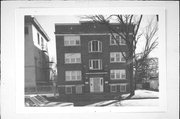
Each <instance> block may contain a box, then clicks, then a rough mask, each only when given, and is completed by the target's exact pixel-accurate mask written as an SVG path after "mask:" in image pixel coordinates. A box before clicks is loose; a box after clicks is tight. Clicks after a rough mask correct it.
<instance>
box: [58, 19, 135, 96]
mask: <svg viewBox="0 0 180 119" xmlns="http://www.w3.org/2000/svg"><path fill="white" fill-rule="evenodd" d="M112 27H114V28H115V29H116V30H119V32H120V31H121V29H122V28H121V27H120V26H119V25H118V24H112ZM55 36H56V50H57V70H58V79H57V80H58V89H59V94H60V96H61V97H63V96H65V97H67V96H68V97H71V96H74V97H75V96H80V95H86V96H87V95H89V96H90V95H91V94H92V95H107V96H110V95H111V97H113V96H115V95H119V94H123V93H128V92H129V91H130V90H129V83H130V79H129V76H130V75H132V74H130V73H129V71H128V70H127V64H126V61H125V59H124V58H123V56H122V52H124V53H128V51H127V47H126V44H125V42H124V41H123V39H121V38H120V37H119V36H118V35H115V37H116V38H117V39H119V45H117V42H116V41H115V40H114V39H113V37H112V36H111V34H110V33H109V31H108V29H107V28H106V27H105V26H103V25H100V24H95V23H93V22H81V23H79V24H55ZM112 95H113V96H112Z"/></svg>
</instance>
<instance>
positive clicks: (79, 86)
mask: <svg viewBox="0 0 180 119" xmlns="http://www.w3.org/2000/svg"><path fill="white" fill-rule="evenodd" d="M77 88H80V90H81V91H80V92H78V89H77ZM75 90H76V94H82V85H77V86H75Z"/></svg>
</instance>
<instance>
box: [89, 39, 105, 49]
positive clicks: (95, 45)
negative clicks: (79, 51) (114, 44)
mask: <svg viewBox="0 0 180 119" xmlns="http://www.w3.org/2000/svg"><path fill="white" fill-rule="evenodd" d="M88 47H89V52H102V42H100V41H97V40H93V41H90V42H89V43H88Z"/></svg>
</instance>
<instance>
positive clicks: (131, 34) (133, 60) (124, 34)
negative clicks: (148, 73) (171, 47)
mask: <svg viewBox="0 0 180 119" xmlns="http://www.w3.org/2000/svg"><path fill="white" fill-rule="evenodd" d="M142 17H143V15H109V16H103V15H94V16H85V17H83V18H86V19H90V20H92V21H93V22H95V23H98V24H101V25H104V26H105V27H106V28H107V29H108V31H109V33H110V34H111V36H112V37H113V39H114V40H115V41H116V43H117V45H118V46H119V48H120V49H121V46H120V44H119V42H120V41H119V40H118V39H117V38H116V37H115V35H118V36H119V37H121V38H122V39H123V40H124V41H125V43H126V48H127V52H126V53H125V52H123V51H121V50H120V52H121V53H122V55H123V58H124V59H125V60H126V64H127V69H128V70H127V71H128V72H129V74H133V69H134V71H135V72H136V69H137V68H138V67H139V66H140V64H141V63H142V62H143V60H144V59H145V58H147V56H148V55H149V53H150V52H151V51H152V50H153V49H154V48H155V47H156V46H157V41H155V42H154V41H153V42H152V38H153V37H154V35H155V33H156V32H157V29H156V28H153V29H150V27H147V31H146V32H144V33H139V34H138V30H139V26H140V24H141V20H142ZM111 20H115V21H116V26H117V25H119V26H120V27H121V28H122V29H121V30H117V29H116V28H115V27H113V25H112V24H111V23H110V21H111ZM143 34H144V35H145V39H146V44H145V48H144V50H143V51H142V52H141V53H138V54H137V53H136V47H137V43H138V40H139V39H140V37H141V36H142V35H143ZM135 74H136V73H135ZM134 91H135V79H134V78H133V75H130V96H129V97H131V96H133V95H134V94H135V92H134Z"/></svg>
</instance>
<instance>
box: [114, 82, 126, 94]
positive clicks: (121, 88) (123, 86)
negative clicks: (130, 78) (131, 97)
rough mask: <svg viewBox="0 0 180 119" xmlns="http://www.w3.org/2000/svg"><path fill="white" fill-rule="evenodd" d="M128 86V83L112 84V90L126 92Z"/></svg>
mask: <svg viewBox="0 0 180 119" xmlns="http://www.w3.org/2000/svg"><path fill="white" fill-rule="evenodd" d="M126 86H127V84H126V83H122V84H110V92H126ZM117 89H118V90H117Z"/></svg>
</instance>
